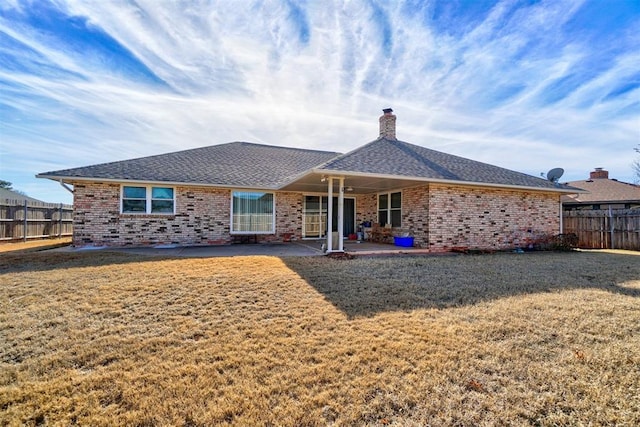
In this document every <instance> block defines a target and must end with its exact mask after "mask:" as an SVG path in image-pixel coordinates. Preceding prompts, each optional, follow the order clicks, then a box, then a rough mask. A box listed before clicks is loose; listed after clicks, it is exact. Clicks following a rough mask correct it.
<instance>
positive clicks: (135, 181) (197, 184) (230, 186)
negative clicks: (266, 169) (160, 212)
mask: <svg viewBox="0 0 640 427" xmlns="http://www.w3.org/2000/svg"><path fill="white" fill-rule="evenodd" d="M36 178H45V179H51V180H53V181H58V182H60V181H62V182H66V183H69V184H72V181H82V182H109V183H113V184H147V185H148V184H153V185H171V186H178V185H182V186H185V187H211V188H224V189H247V190H269V191H274V190H277V189H278V188H276V187H265V186H250V185H239V184H238V185H236V184H207V183H200V182H181V181H154V180H140V179H124V178H92V177H77V176H60V175H47V174H38V175H36Z"/></svg>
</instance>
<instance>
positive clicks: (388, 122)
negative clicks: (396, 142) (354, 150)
mask: <svg viewBox="0 0 640 427" xmlns="http://www.w3.org/2000/svg"><path fill="white" fill-rule="evenodd" d="M382 111H383V112H384V114H383V115H381V116H380V138H387V139H397V138H396V116H395V115H394V114H393V110H392V109H391V108H385V109H384V110H382Z"/></svg>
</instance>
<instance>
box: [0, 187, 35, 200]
mask: <svg viewBox="0 0 640 427" xmlns="http://www.w3.org/2000/svg"><path fill="white" fill-rule="evenodd" d="M0 199H2V200H5V199H8V200H18V201H20V202H24V201H25V200H26V201H28V202H39V203H44V202H43V201H42V200H38V199H34V198H33V197H29V196H25V195H24V194H20V193H18V192H16V191H12V190H8V189H6V188H0Z"/></svg>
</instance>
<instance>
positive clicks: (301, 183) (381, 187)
mask: <svg viewBox="0 0 640 427" xmlns="http://www.w3.org/2000/svg"><path fill="white" fill-rule="evenodd" d="M323 176H325V177H329V176H332V177H334V178H341V177H343V178H344V179H345V180H344V186H345V188H352V189H353V191H350V192H352V193H354V194H371V193H378V192H381V191H389V190H397V189H401V188H405V187H413V186H416V185H420V184H425V183H426V181H424V180H417V179H404V178H390V177H386V176H375V175H365V174H349V173H345V174H332V175H329V174H327V172H324V173H315V172H312V173H309V174H307V175H304V176H302V177H300V178H298V179H296V180H295V181H293V182H291V183H289V184H287V185H286V186H284V187H282V188H280V190H282V191H300V192H303V193H326V192H327V185H328V183H327V182H326V181H325V182H322V177H323ZM338 185H339V184H338V180H335V181H334V191H335V192H337V191H338Z"/></svg>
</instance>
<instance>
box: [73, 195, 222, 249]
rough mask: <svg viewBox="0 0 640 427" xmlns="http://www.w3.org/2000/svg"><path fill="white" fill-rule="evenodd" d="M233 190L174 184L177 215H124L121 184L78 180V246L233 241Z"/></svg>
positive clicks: (75, 236) (75, 224)
mask: <svg viewBox="0 0 640 427" xmlns="http://www.w3.org/2000/svg"><path fill="white" fill-rule="evenodd" d="M230 197H231V195H230V191H229V190H221V189H212V188H207V187H181V186H178V187H176V214H175V215H140V214H135V215H132V214H120V185H119V184H110V183H75V185H74V232H73V244H74V246H144V245H161V244H176V245H212V244H224V243H228V242H229V241H230V236H229V217H230V210H229V209H230Z"/></svg>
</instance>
